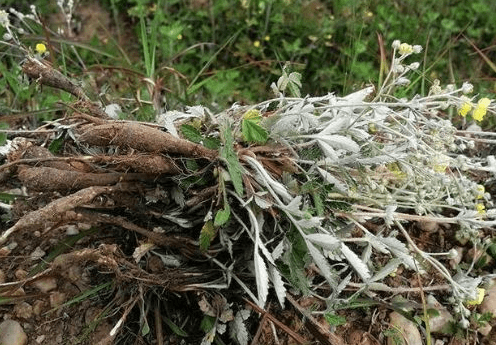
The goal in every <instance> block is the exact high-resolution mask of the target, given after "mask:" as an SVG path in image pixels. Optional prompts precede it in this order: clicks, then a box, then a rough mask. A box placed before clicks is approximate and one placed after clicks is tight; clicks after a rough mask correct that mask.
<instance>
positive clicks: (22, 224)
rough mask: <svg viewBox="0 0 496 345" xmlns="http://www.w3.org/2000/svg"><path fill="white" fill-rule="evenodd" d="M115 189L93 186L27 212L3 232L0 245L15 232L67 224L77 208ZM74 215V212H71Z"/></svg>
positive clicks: (72, 218)
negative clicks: (62, 223) (61, 223)
mask: <svg viewBox="0 0 496 345" xmlns="http://www.w3.org/2000/svg"><path fill="white" fill-rule="evenodd" d="M114 189H115V187H100V186H94V187H89V188H85V189H82V190H80V191H78V192H76V193H74V194H71V195H68V196H66V197H62V198H60V199H57V200H54V201H52V202H51V203H49V204H48V205H46V206H45V207H43V208H40V209H38V210H36V211H32V212H29V213H28V214H26V215H24V216H23V217H22V218H21V219H19V220H18V221H17V223H16V224H15V225H14V226H12V227H10V228H9V229H7V230H5V232H4V233H3V234H2V236H0V244H3V243H5V241H7V238H8V237H9V236H10V234H12V233H13V232H15V231H19V230H29V231H32V232H34V231H37V230H43V229H45V228H48V227H49V226H51V225H53V224H55V223H57V222H68V221H72V220H74V216H77V215H72V216H71V215H69V214H68V213H70V211H72V210H73V209H74V208H75V207H77V206H82V205H85V204H89V203H90V202H91V201H92V200H93V199H94V198H95V197H97V196H98V195H101V194H104V193H111V192H112V191H113V190H114ZM72 213H74V212H72Z"/></svg>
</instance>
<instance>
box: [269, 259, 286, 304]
mask: <svg viewBox="0 0 496 345" xmlns="http://www.w3.org/2000/svg"><path fill="white" fill-rule="evenodd" d="M269 277H270V281H271V282H272V285H273V286H274V290H275V292H276V296H277V300H278V301H279V304H280V305H281V307H282V308H283V309H284V301H285V299H286V288H285V287H284V282H283V281H282V277H281V274H280V273H279V271H278V270H277V268H276V267H274V266H273V265H269Z"/></svg>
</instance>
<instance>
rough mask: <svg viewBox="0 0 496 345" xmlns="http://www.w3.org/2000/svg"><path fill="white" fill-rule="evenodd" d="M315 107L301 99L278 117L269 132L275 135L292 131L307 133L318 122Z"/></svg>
mask: <svg viewBox="0 0 496 345" xmlns="http://www.w3.org/2000/svg"><path fill="white" fill-rule="evenodd" d="M314 110H315V107H314V105H313V104H311V103H307V102H306V100H303V101H301V102H299V103H297V104H296V105H294V106H293V107H291V108H290V109H289V110H288V111H287V112H285V113H284V115H282V116H281V117H280V119H279V120H278V121H277V122H276V123H275V124H274V125H273V126H272V128H271V132H272V133H273V134H276V135H285V134H292V133H308V132H309V131H310V130H314V129H315V128H316V127H317V126H318V124H319V121H318V117H317V116H315V115H314V113H313V112H314Z"/></svg>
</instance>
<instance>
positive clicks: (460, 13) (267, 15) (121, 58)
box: [0, 0, 496, 119]
mask: <svg viewBox="0 0 496 345" xmlns="http://www.w3.org/2000/svg"><path fill="white" fill-rule="evenodd" d="M41 3H43V4H41ZM102 4H103V6H104V9H105V10H106V11H108V16H109V18H111V23H112V30H113V31H108V30H111V28H105V29H106V30H107V32H108V35H107V37H108V38H107V39H106V42H103V41H101V40H99V39H98V38H97V37H94V39H93V40H91V42H77V41H75V40H74V39H71V38H67V37H63V36H62V37H58V36H57V35H56V34H51V35H48V34H47V32H48V30H44V29H43V28H42V27H41V26H36V25H31V29H32V32H31V33H30V34H29V35H20V36H19V37H20V40H21V42H23V43H24V44H25V45H26V47H33V46H34V45H35V44H36V42H38V41H45V42H46V41H49V42H50V52H51V53H52V56H51V57H50V60H51V61H52V63H54V64H55V65H57V66H61V67H62V70H63V71H64V72H65V73H68V74H69V75H73V76H77V77H81V76H83V77H84V78H85V79H86V80H87V81H88V85H94V84H95V78H98V72H97V73H94V72H95V69H94V68H95V66H101V65H105V66H107V67H109V68H112V75H109V74H110V73H107V75H108V77H107V78H106V79H104V80H103V86H100V87H101V90H100V91H102V90H103V91H102V92H100V94H101V95H100V96H101V97H103V101H104V103H110V102H117V103H121V105H122V106H123V109H124V112H125V113H127V114H133V115H132V116H134V117H141V118H144V119H152V118H153V117H154V115H155V114H157V113H159V112H161V111H162V110H163V107H164V106H165V105H167V107H168V108H169V109H175V108H179V107H182V106H184V105H194V104H199V103H201V104H203V105H206V106H210V107H215V106H217V107H218V108H223V107H225V106H226V105H228V104H231V103H232V102H242V103H252V102H256V101H260V100H262V99H267V98H269V97H270V96H271V95H270V94H271V91H270V87H269V85H270V83H271V82H273V81H276V80H277V79H278V78H279V76H280V75H281V73H282V67H283V66H285V65H286V64H287V65H288V69H289V71H288V72H291V71H296V72H300V73H301V74H302V84H303V88H302V94H303V95H305V94H312V95H318V94H325V93H327V92H336V93H338V94H347V93H349V92H352V91H353V90H357V89H359V88H361V87H363V86H364V84H374V85H378V83H379V81H380V78H381V77H383V75H381V73H382V74H384V73H386V72H387V68H388V67H389V66H387V65H381V53H380V52H381V51H382V52H383V54H386V57H390V54H391V43H392V41H393V40H394V39H399V40H401V41H402V42H407V43H410V44H419V45H422V46H423V47H424V49H425V51H426V54H425V57H426V60H425V63H424V65H423V66H422V67H421V68H420V69H419V72H418V78H417V80H413V81H412V84H411V85H410V87H409V88H408V91H407V92H408V95H405V96H410V95H413V94H415V93H424V94H425V92H426V91H427V90H428V89H429V87H430V85H431V83H432V82H433V81H434V79H440V80H441V83H442V84H447V83H450V82H454V81H457V82H459V83H461V82H462V81H470V82H471V83H473V84H474V85H475V88H476V89H475V92H480V93H482V94H483V95H487V94H488V93H492V92H493V91H492V90H494V78H493V77H492V76H493V75H494V63H493V62H492V61H493V60H494V53H493V52H492V49H491V47H488V45H489V44H490V42H491V39H492V33H494V32H495V31H496V23H495V22H494V21H492V20H490V18H491V16H490V14H491V13H493V12H494V10H496V4H492V3H487V2H486V1H483V0H479V1H475V2H470V3H465V2H458V3H452V2H450V1H447V0H444V1H425V2H422V3H420V4H419V3H418V2H417V1H413V0H406V1H402V2H392V3H387V4H385V3H383V2H381V1H377V0H374V1H360V0H356V1H335V2H332V4H330V3H328V2H319V1H301V0H300V1H291V0H280V1H276V0H273V1H262V0H259V1H241V0H240V1H238V3H237V4H236V5H235V6H234V8H236V9H237V10H236V11H233V5H232V2H231V1H227V0H219V1H215V2H212V3H206V4H204V3H203V2H200V1H184V0H183V1H181V0H176V1H158V2H153V1H146V0H121V1H117V0H107V1H103V2H102ZM40 5H43V7H42V10H43V11H45V12H44V13H43V14H44V16H45V20H46V21H47V25H48V27H50V18H51V17H50V16H49V14H50V13H53V12H55V11H56V10H57V9H56V7H55V4H52V5H53V7H52V8H50V7H49V6H47V5H46V4H45V3H44V2H40ZM80 6H84V4H81V5H80ZM160 9H162V10H160ZM40 11H41V10H40ZM10 17H11V21H12V22H14V18H13V16H12V15H11V16H10ZM77 25H85V23H84V22H81V18H78V16H77V11H76V15H75V16H74V26H77ZM129 28H131V30H129ZM52 29H55V28H53V27H52ZM2 30H3V28H0V32H1V33H2V34H3V33H4V31H5V30H3V31H2ZM26 31H27V30H26ZM123 35H124V37H125V40H123V41H121V42H120V43H119V42H118V37H122V36H123ZM379 37H380V39H379ZM427 52H428V53H427ZM0 55H2V63H1V65H0V72H1V73H2V75H3V78H2V79H0V84H1V85H0V86H2V88H1V89H2V91H1V94H2V96H3V97H2V100H1V101H0V102H1V104H0V109H3V110H2V111H3V112H4V113H9V112H14V111H26V110H40V109H43V108H44V107H49V106H50V105H53V104H54V103H55V102H56V99H60V97H63V96H61V95H60V94H59V93H58V92H57V91H54V96H51V95H50V94H47V93H46V92H44V93H43V95H41V94H40V93H39V92H38V90H36V89H35V88H33V87H30V86H29V85H28V84H26V83H20V84H19V83H17V81H18V80H19V78H21V76H22V73H21V71H20V68H19V63H20V62H21V57H20V56H19V54H18V53H16V52H15V49H13V48H12V47H9V46H8V45H1V46H0ZM82 61H84V66H83V64H82V63H81V62H82ZM126 70H127V71H128V72H129V73H131V74H133V75H132V76H131V75H130V74H129V73H126ZM99 71H101V70H99ZM381 71H382V72H381ZM114 72H115V73H114ZM100 83H102V81H100ZM102 94H104V95H103V96H102ZM122 98H125V99H132V98H135V99H136V100H137V101H138V104H136V103H135V102H132V101H123V100H122ZM27 100H30V102H27ZM64 101H68V99H67V98H65V99H64ZM137 107H140V108H141V109H140V110H139V111H137V109H136V108H137Z"/></svg>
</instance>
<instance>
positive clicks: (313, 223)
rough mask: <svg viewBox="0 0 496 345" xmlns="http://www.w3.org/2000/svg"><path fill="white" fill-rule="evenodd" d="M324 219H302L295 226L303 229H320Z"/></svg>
mask: <svg viewBox="0 0 496 345" xmlns="http://www.w3.org/2000/svg"><path fill="white" fill-rule="evenodd" d="M323 219H324V218H323V217H310V218H308V219H307V218H302V219H299V220H296V221H295V222H294V224H295V225H297V226H299V227H300V228H302V229H312V228H316V227H319V226H320V224H321V222H322V220H323Z"/></svg>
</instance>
